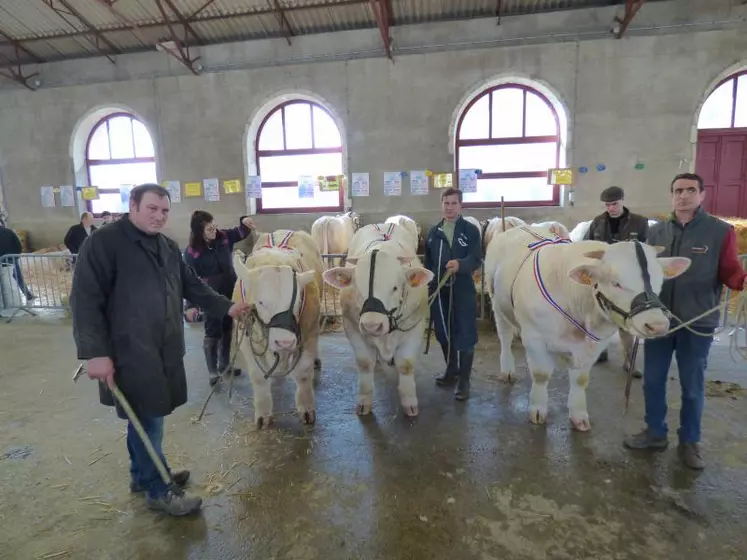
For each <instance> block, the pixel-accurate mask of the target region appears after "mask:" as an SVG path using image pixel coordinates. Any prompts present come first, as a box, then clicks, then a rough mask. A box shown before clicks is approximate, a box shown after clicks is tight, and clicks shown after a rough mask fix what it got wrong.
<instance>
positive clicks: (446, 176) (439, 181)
mask: <svg viewBox="0 0 747 560" xmlns="http://www.w3.org/2000/svg"><path fill="white" fill-rule="evenodd" d="M453 186H454V174H453V173H434V174H433V188H434V189H450V188H451V187H453Z"/></svg>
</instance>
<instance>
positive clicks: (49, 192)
mask: <svg viewBox="0 0 747 560" xmlns="http://www.w3.org/2000/svg"><path fill="white" fill-rule="evenodd" d="M41 201H42V206H43V207H44V208H54V207H55V206H56V205H57V204H56V203H55V199H54V187H42V188H41Z"/></svg>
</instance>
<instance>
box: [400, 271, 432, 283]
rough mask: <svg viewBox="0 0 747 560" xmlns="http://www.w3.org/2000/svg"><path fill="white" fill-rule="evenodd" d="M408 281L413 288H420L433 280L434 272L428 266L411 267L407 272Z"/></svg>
mask: <svg viewBox="0 0 747 560" xmlns="http://www.w3.org/2000/svg"><path fill="white" fill-rule="evenodd" d="M405 277H406V278H407V283H408V284H410V286H412V287H413V288H419V287H420V286H423V285H425V284H428V283H429V282H430V281H431V280H433V273H432V272H431V271H430V270H428V269H427V268H411V269H409V270H408V271H407V272H406V273H405Z"/></svg>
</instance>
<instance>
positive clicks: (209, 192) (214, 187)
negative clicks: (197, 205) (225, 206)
mask: <svg viewBox="0 0 747 560" xmlns="http://www.w3.org/2000/svg"><path fill="white" fill-rule="evenodd" d="M202 184H203V186H204V187H205V200H206V201H208V202H220V182H219V181H218V179H203V181H202Z"/></svg>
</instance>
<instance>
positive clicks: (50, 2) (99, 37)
mask: <svg viewBox="0 0 747 560" xmlns="http://www.w3.org/2000/svg"><path fill="white" fill-rule="evenodd" d="M55 1H56V2H58V3H59V4H61V5H62V6H63V7H64V8H65V10H61V9H60V8H57V7H56V6H55V5H54V3H55ZM42 2H44V3H45V4H46V5H47V6H48V7H49V8H51V9H52V10H53V11H54V12H55V13H56V14H57V15H58V16H60V17H61V18H62V19H63V20H64V21H65V23H67V24H68V25H69V26H70V27H72V28H73V29H75V28H76V27H75V25H73V24H72V23H71V22H70V20H68V19H67V17H66V15H71V16H73V17H75V18H77V19H78V21H80V23H82V24H83V25H84V26H85V27H86V28H87V29H88V32H87V33H83V34H82V36H83V37H85V38H86V39H88V41H89V42H90V43H91V44H92V45H93V46H94V48H95V49H96V50H97V51H99V52H100V53H101V54H102V55H104V56H105V57H106V58H108V59H109V61H110V62H111V63H112V64H114V59H113V58H112V57H111V56H110V54H109V53H107V52H106V51H104V50H103V49H102V48H101V46H100V45H99V41H100V42H102V43H104V44H105V45H106V46H107V47H109V48H110V49H112V51H114V54H121V52H122V51H120V50H119V48H118V47H117V46H116V45H115V44H114V43H112V42H111V41H110V40H109V39H107V38H106V37H104V35H103V33H101V31H99V30H98V29H96V28H95V27H94V26H93V25H92V24H91V23H90V22H89V21H88V20H87V19H86V18H85V17H84V16H83V15H81V14H80V12H78V11H77V10H76V9H75V8H73V7H72V6H71V5H70V4H69V3H68V2H67V0H42ZM89 35H93V36H94V37H95V38H96V40H95V41H91V39H90V38H89ZM44 39H49V37H45V38H44Z"/></svg>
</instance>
